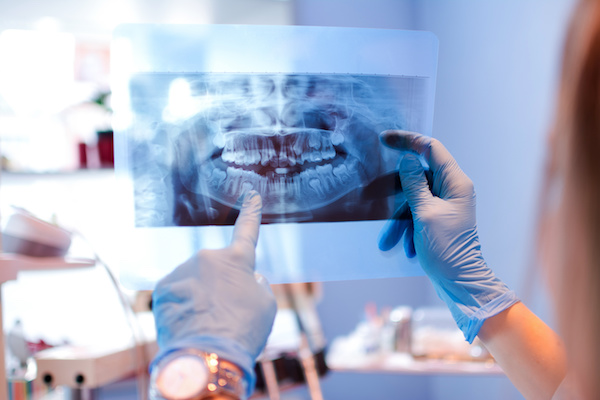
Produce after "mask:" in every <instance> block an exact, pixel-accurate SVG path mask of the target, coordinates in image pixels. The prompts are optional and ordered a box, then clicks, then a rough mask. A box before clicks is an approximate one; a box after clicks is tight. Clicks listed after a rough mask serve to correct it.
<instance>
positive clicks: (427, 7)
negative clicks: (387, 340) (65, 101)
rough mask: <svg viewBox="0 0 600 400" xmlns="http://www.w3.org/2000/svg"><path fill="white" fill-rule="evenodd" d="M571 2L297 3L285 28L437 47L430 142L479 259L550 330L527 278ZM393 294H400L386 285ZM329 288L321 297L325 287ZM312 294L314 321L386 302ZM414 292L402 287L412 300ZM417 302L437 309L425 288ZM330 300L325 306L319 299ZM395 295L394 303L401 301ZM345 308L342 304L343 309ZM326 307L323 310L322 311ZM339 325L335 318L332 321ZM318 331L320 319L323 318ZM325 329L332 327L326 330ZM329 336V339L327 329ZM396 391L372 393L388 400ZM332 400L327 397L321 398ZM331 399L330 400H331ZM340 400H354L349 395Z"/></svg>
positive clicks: (533, 278) (443, 385)
mask: <svg viewBox="0 0 600 400" xmlns="http://www.w3.org/2000/svg"><path fill="white" fill-rule="evenodd" d="M572 3H573V1H572V0H553V1H544V0H525V1H517V0H487V1H476V0H454V1H440V0H418V1H415V0H413V1H393V0H390V1H384V0H378V1H368V0H346V1H342V0H327V1H319V0H299V1H297V2H296V18H297V20H296V22H297V23H299V24H306V25H332V26H356V27H378V28H401V29H416V30H426V31H432V32H433V33H435V34H436V35H437V37H438V39H439V41H440V52H439V66H438V80H437V93H436V106H435V117H434V125H433V135H434V136H435V137H437V138H439V139H440V140H441V141H442V142H443V143H444V144H445V145H446V146H447V147H448V149H449V150H450V151H451V153H452V154H453V155H454V156H455V158H456V159H457V160H458V162H459V164H460V165H461V167H462V168H463V170H464V171H465V172H466V173H467V174H468V175H469V176H470V177H471V178H472V179H473V181H474V183H475V187H476V191H477V196H478V211H477V216H478V225H479V233H480V238H481V243H482V247H483V250H484V255H485V257H486V260H487V262H488V263H489V264H490V265H491V266H492V267H493V268H494V270H495V271H496V273H497V274H498V275H499V276H500V277H501V278H502V279H503V280H504V281H505V282H506V283H507V284H509V286H511V288H514V289H515V290H516V291H517V292H518V294H519V296H521V297H522V298H523V299H524V300H525V301H526V303H527V304H528V305H530V306H531V307H532V308H533V309H534V311H536V312H538V313H539V314H541V315H542V317H543V318H545V319H546V320H548V321H550V322H551V320H552V318H551V313H550V312H549V309H548V301H547V297H546V294H545V292H544V291H543V290H542V289H541V288H542V285H540V282H539V281H541V280H542V278H541V277H540V275H539V274H538V273H537V272H536V271H535V270H534V269H533V265H532V256H533V254H534V252H533V251H534V248H533V246H534V245H535V240H534V235H535V218H536V215H537V209H538V207H537V200H538V199H537V195H538V189H539V184H540V179H541V166H542V162H543V154H544V151H545V134H546V131H547V129H548V126H549V124H550V123H551V120H552V115H553V107H554V95H555V91H556V78H557V74H558V70H559V63H558V61H559V58H560V52H561V48H562V37H563V34H564V29H565V25H566V22H567V20H568V17H569V15H570V10H571V7H572ZM396 284H397V286H396V287H397V293H396V294H395V295H396V296H398V297H399V295H398V293H401V292H404V291H405V289H406V287H405V286H402V283H401V282H397V283H396ZM332 286H333V287H332ZM374 286H375V287H376V286H377V285H376V284H374V283H368V284H363V283H356V284H355V285H353V284H351V283H346V284H344V285H342V284H335V285H328V284H325V285H324V295H325V298H324V304H322V306H321V309H322V310H324V311H327V310H329V309H333V308H334V306H333V304H334V303H335V304H337V305H338V307H339V308H343V307H344V304H345V303H346V302H347V301H348V300H347V299H354V298H355V296H356V295H355V293H361V291H362V290H363V288H366V290H368V292H369V294H372V295H373V298H372V300H374V301H376V302H377V301H378V299H384V298H385V301H389V300H390V299H392V298H393V296H394V294H393V293H390V292H391V291H394V288H393V285H386V284H381V285H380V286H379V287H380V288H381V289H382V290H381V291H379V292H377V290H376V289H375V288H374ZM423 287H425V286H417V287H413V288H412V289H410V288H409V289H408V290H411V292H410V293H412V295H413V296H414V298H417V297H418V296H423V294H422V293H420V292H419V289H422V288H423ZM425 290H427V292H428V294H427V296H426V300H425V302H429V301H430V302H434V303H439V301H438V300H437V299H436V296H435V294H433V291H432V290H431V289H430V286H429V285H427V286H426V289H425ZM328 291H329V292H331V291H335V294H336V297H335V298H328V297H327V294H328ZM404 295H406V293H405V292H404ZM350 301H351V302H353V304H354V300H350ZM330 303H331V305H329V304H330ZM342 316H343V314H342ZM324 319H327V317H326V316H324ZM332 324H333V323H332ZM330 329H331V330H333V329H334V328H330ZM359 379H360V380H362V381H363V382H364V385H365V386H370V387H377V386H372V383H373V382H372V379H375V378H373V377H371V376H364V377H348V378H347V379H346V380H345V381H344V382H345V383H344V382H340V384H339V386H336V387H335V388H333V387H331V388H328V389H330V390H332V391H333V390H337V391H345V390H346V389H345V388H347V387H353V388H355V390H359V389H358V388H357V386H359V385H358V384H357V383H356V381H358V380H359ZM405 385H406V382H405V381H404V380H403V379H402V378H399V379H398V382H397V383H396V384H395V383H394V382H393V381H385V382H384V383H382V385H380V386H379V387H378V390H380V391H381V392H380V393H381V395H385V396H390V397H389V398H392V397H393V393H394V392H395V393H397V394H398V396H400V394H401V393H402V391H403V388H404V387H405ZM409 385H410V390H415V385H420V386H419V387H420V389H421V392H420V395H419V396H418V398H420V399H429V398H431V399H437V398H439V399H458V398H460V399H470V398H472V399H479V398H486V399H498V400H500V399H509V398H520V395H519V394H518V393H517V392H516V391H515V390H514V388H512V385H511V384H510V383H509V382H508V381H507V380H506V379H495V378H469V377H460V378H453V377H449V378H432V379H428V380H426V381H425V382H423V381H418V380H416V381H413V382H412V383H409ZM332 393H333V392H332ZM334 397H335V396H334ZM345 398H348V399H351V398H352V399H353V398H356V399H358V398H360V394H359V393H358V392H355V394H354V395H353V394H352V393H349V397H345Z"/></svg>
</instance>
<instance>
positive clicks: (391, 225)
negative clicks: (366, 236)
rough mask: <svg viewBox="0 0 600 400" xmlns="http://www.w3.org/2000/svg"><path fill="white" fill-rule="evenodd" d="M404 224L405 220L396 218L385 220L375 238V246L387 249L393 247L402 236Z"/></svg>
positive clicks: (383, 249)
mask: <svg viewBox="0 0 600 400" xmlns="http://www.w3.org/2000/svg"><path fill="white" fill-rule="evenodd" d="M405 224H406V221H402V220H397V219H390V220H389V221H387V222H386V224H385V226H384V227H383V229H381V231H380V232H379V237H378V238H377V247H379V250H381V251H388V250H391V249H393V248H394V247H395V246H396V245H397V244H398V242H399V241H400V239H401V238H402V233H403V232H404V230H405V229H406V227H405V226H404V225H405Z"/></svg>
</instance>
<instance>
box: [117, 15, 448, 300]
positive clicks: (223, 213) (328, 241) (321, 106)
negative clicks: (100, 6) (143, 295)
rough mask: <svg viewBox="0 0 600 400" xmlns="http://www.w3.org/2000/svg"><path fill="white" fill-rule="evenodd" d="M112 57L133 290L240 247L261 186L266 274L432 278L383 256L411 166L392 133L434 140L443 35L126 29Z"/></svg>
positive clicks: (126, 272)
mask: <svg viewBox="0 0 600 400" xmlns="http://www.w3.org/2000/svg"><path fill="white" fill-rule="evenodd" d="M112 58H113V61H112V62H113V74H112V79H113V108H114V111H115V114H114V129H115V156H116V158H115V164H116V172H117V176H118V178H119V182H120V183H121V185H120V187H121V190H120V196H121V199H122V202H121V204H122V205H123V207H122V212H123V215H122V217H123V218H121V220H122V221H123V225H124V226H123V232H126V236H127V238H128V244H127V246H126V248H124V249H123V255H124V257H123V259H124V261H123V266H122V267H121V278H122V281H124V283H125V284H127V285H128V286H130V287H133V288H140V289H142V288H151V287H152V286H153V284H154V283H155V282H156V280H157V279H159V278H160V277H161V276H163V275H165V274H166V273H168V272H169V271H170V270H172V269H173V268H174V267H175V266H176V265H177V264H178V263H180V262H183V261H184V260H185V259H186V258H188V257H189V256H190V255H191V254H192V253H193V252H194V251H196V250H198V249H200V248H207V247H208V248H213V247H222V246H224V245H226V244H227V242H228V238H229V236H230V233H231V225H232V224H233V223H234V222H235V218H236V217H237V214H238V213H239V206H240V196H242V195H243V194H244V193H246V192H247V191H249V190H255V191H257V192H259V193H260V195H261V197H262V199H263V218H262V222H263V226H262V227H261V233H260V239H259V244H258V248H257V270H258V272H261V273H262V274H263V275H265V276H266V277H267V278H268V279H269V281H270V282H271V283H280V282H299V281H322V280H344V279H361V278H382V277H396V276H410V275H416V274H421V272H420V269H419V268H418V265H417V264H415V263H414V262H411V261H409V260H407V259H406V258H405V257H404V256H403V255H402V253H401V252H399V251H392V252H389V253H382V252H380V251H379V250H378V249H377V233H378V230H379V229H380V228H381V227H382V226H383V224H384V222H385V220H386V219H388V218H390V217H391V216H392V214H393V212H394V210H395V209H396V208H397V207H398V205H399V204H401V203H402V202H403V201H404V197H403V195H402V193H401V192H399V191H398V190H397V185H395V184H394V182H395V180H394V175H395V171H396V168H397V163H398V160H399V157H400V156H401V155H400V154H399V153H398V152H396V151H393V150H391V149H388V148H385V147H384V146H382V145H381V143H380V141H379V134H380V133H381V132H382V131H384V130H387V129H402V130H408V131H415V132H420V133H423V134H430V133H431V125H432V117H433V102H434V93H435V77H436V76H435V75H436V68H437V40H436V38H435V37H434V36H433V35H432V34H430V33H427V32H412V31H397V30H377V29H356V28H324V27H300V26H239V25H123V26H121V27H119V28H118V29H117V30H116V31H115V34H114V38H113V47H112ZM132 252H134V253H136V254H135V255H133V254H131V253H132ZM154 253H156V254H154ZM125 260H126V261H125Z"/></svg>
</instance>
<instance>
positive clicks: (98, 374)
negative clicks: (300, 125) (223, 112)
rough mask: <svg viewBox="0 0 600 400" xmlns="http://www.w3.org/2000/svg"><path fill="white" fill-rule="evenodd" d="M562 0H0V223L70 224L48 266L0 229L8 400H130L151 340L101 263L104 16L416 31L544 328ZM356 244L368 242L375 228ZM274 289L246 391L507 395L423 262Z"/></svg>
mask: <svg viewBox="0 0 600 400" xmlns="http://www.w3.org/2000/svg"><path fill="white" fill-rule="evenodd" d="M572 6H573V2H572V1H571V0H554V1H550V2H548V1H543V0H525V1H516V0H509V1H500V0H489V1H485V2H480V1H475V0H457V1H437V0H174V1H170V2H159V1H141V0H125V1H115V0H108V1H106V0H105V1H96V0H86V1H73V0H62V1H61V0H50V1H45V2H40V1H34V0H22V1H19V2H9V1H8V0H0V10H2V11H0V153H1V154H2V172H1V175H0V206H1V207H2V208H1V210H2V217H1V220H2V224H3V229H4V227H5V226H7V224H8V221H10V218H11V216H13V215H14V214H15V213H17V214H18V213H24V211H22V210H19V209H15V208H14V207H18V208H21V209H25V210H27V211H29V212H31V213H33V214H34V215H35V216H36V217H39V218H40V219H42V220H44V221H48V222H53V223H56V224H58V225H60V226H61V227H64V229H66V230H68V231H69V232H71V233H72V235H71V237H70V240H71V241H70V247H69V248H68V253H67V255H66V256H65V258H64V259H63V261H62V262H61V261H57V260H59V258H57V257H52V258H44V257H41V258H37V259H33V260H32V259H31V258H29V257H20V258H19V256H18V255H15V254H11V253H10V252H9V251H7V247H9V245H10V243H8V242H7V241H6V240H3V243H4V252H3V253H2V254H0V256H1V257H2V258H0V261H1V262H2V264H1V265H2V267H3V269H4V270H5V271H4V272H0V276H2V277H3V281H2V285H1V287H2V297H1V299H2V301H1V306H2V327H3V331H4V344H5V346H4V348H5V350H4V358H5V360H4V364H5V373H6V376H7V381H6V382H7V387H6V388H5V390H7V391H8V392H9V393H10V396H11V397H10V398H13V399H42V398H47V399H63V398H64V399H71V398H73V399H74V398H93V399H136V398H142V392H143V385H144V384H145V383H144V382H145V381H144V377H143V376H142V377H140V375H144V372H143V371H144V370H145V368H146V366H147V364H146V365H145V366H144V365H141V364H143V361H140V359H146V361H147V359H148V358H149V357H151V354H152V351H155V347H153V346H154V344H153V339H154V337H155V333H154V325H153V321H152V314H151V311H150V294H149V291H147V290H132V289H130V288H127V287H123V286H122V285H121V284H120V283H119V282H118V281H119V270H118V268H115V267H114V265H116V264H118V258H119V255H118V254H116V252H115V250H114V248H115V246H116V243H115V237H116V234H117V232H115V230H116V229H118V228H116V227H118V221H117V220H116V219H117V216H116V215H115V213H113V210H115V209H117V208H118V206H119V204H118V203H119V201H120V197H119V196H118V195H117V194H116V193H117V191H116V185H117V183H116V180H115V173H114V169H113V159H114V156H113V154H112V147H111V146H112V145H113V142H112V130H111V104H110V100H111V99H110V93H111V86H110V57H111V54H110V48H111V47H110V44H111V35H112V31H113V29H114V28H115V27H116V26H117V25H119V24H121V23H157V24H244V25H245V24H248V25H306V26H328V27H353V28H378V29H398V30H416V31H428V32H432V33H433V34H434V35H435V36H436V37H437V39H438V41H439V50H438V60H437V62H438V64H437V80H436V89H435V109H434V114H433V125H432V126H433V128H432V136H434V137H436V138H438V139H440V141H441V142H442V143H444V145H445V146H446V147H447V148H448V149H449V150H450V152H451V153H452V154H453V156H454V157H455V158H456V159H457V160H458V162H459V164H460V165H461V168H462V169H463V170H464V171H465V172H466V174H467V175H468V176H469V177H470V178H471V179H472V180H473V182H474V184H475V188H476V190H477V202H478V207H477V219H478V228H479V234H480V239H481V244H482V248H483V251H484V254H485V257H486V260H487V262H488V264H489V265H490V266H492V268H493V269H494V271H495V273H496V274H497V275H498V276H499V277H500V278H501V279H502V280H503V281H504V282H506V283H507V285H508V286H509V287H511V288H512V289H513V290H515V291H516V292H517V294H518V295H519V297H520V298H521V299H522V300H523V301H524V302H525V303H526V304H527V305H528V306H529V307H530V308H531V309H532V310H533V311H534V312H535V313H536V314H538V315H539V316H541V317H542V319H544V320H545V321H546V322H547V323H549V324H550V325H552V324H553V316H552V313H551V311H550V306H549V300H548V296H547V293H546V291H545V288H544V276H543V273H542V272H541V271H540V270H539V269H538V267H537V265H536V263H535V257H534V247H535V243H534V239H533V238H534V236H535V235H534V231H535V223H536V216H537V210H536V207H535V204H536V201H537V196H538V189H539V188H540V177H541V170H542V164H543V154H544V152H545V146H546V141H545V137H546V131H547V129H548V125H549V122H550V121H551V117H552V111H553V108H554V106H555V104H554V98H555V91H556V89H557V82H558V81H557V77H558V74H559V65H560V64H559V63H560V54H561V49H562V44H563V38H564V33H565V28H566V25H567V21H568V19H569V16H570V14H571V8H572ZM382 62H384V61H382ZM115 151H116V150H115ZM332 224H335V222H333V223H332ZM48 234H49V235H51V236H52V235H59V234H60V232H59V231H50V233H48ZM57 240H58V239H57ZM364 240H365V241H366V240H371V241H372V242H373V246H376V240H377V238H376V237H372V238H371V239H368V238H365V239H364ZM59 241H60V240H59ZM15 260H17V261H19V260H20V261H21V262H20V263H19V262H17V261H15ZM23 260H25V261H23ZM15 265H20V267H14V266H15ZM9 267H12V268H16V270H15V271H13V272H14V274H13V275H10V273H8V272H6V271H7V269H9ZM173 267H174V266H173ZM361 267H363V268H369V265H364V266H361ZM9 272H10V271H9ZM115 281H116V282H115ZM274 290H275V292H276V293H278V294H283V296H284V297H285V296H293V298H294V299H295V301H290V302H288V303H289V304H287V305H286V306H284V307H281V303H280V314H281V315H278V319H277V322H276V327H275V328H274V331H273V335H277V338H274V339H273V341H272V342H273V343H274V344H273V349H272V353H273V354H274V356H273V357H272V360H269V361H268V362H265V363H264V364H263V365H261V374H260V375H261V376H260V377H259V380H258V385H259V387H258V388H257V390H256V393H255V395H254V396H255V398H257V399H268V398H272V399H279V398H281V399H287V400H304V399H317V398H324V399H372V398H378V399H481V398H485V399H497V400H500V399H520V398H522V396H521V395H520V394H519V393H518V391H517V390H516V389H515V388H514V387H513V386H512V384H511V383H510V381H509V380H508V379H507V378H506V377H505V376H504V375H503V373H502V371H501V370H500V369H499V368H498V367H497V366H496V365H495V364H494V361H493V359H491V358H490V357H489V355H488V354H487V352H486V350H485V348H482V347H481V346H479V345H478V344H477V341H476V342H475V343H474V344H473V345H468V344H466V342H464V339H463V338H462V336H460V331H458V333H457V331H456V328H455V327H454V326H453V321H452V320H451V319H450V322H448V316H447V310H446V308H445V305H444V304H443V303H442V302H441V301H440V300H439V299H438V298H437V296H436V294H435V291H434V290H433V287H432V286H431V284H430V282H429V281H428V279H427V277H426V276H423V275H420V276H419V275H418V274H417V276H407V277H398V278H386V279H377V278H374V279H348V280H344V279H340V280H329V281H324V282H314V283H307V284H293V285H287V286H286V285H283V286H278V287H274ZM292 303H293V304H295V307H301V308H302V312H304V313H306V314H307V315H308V317H307V319H308V320H310V321H311V323H310V324H307V325H308V331H309V332H307V333H308V334H309V335H310V336H312V337H313V342H315V343H318V346H317V347H318V348H316V349H315V348H314V347H313V348H312V353H311V356H312V358H313V360H314V363H313V367H314V368H312V369H311V368H308V369H307V368H305V364H303V363H302V361H303V360H301V358H302V357H301V356H300V354H301V352H299V351H298V350H299V348H298V347H299V346H301V341H299V340H298V336H299V332H298V327H297V326H296V324H295V319H294V317H293V316H290V315H289V314H286V309H287V307H291V306H290V304H292ZM296 311H297V310H296ZM305 328H306V327H305ZM457 335H458V336H457ZM270 343H271V342H270ZM277 346H279V352H278V353H277V351H276V350H277V348H278V347H277ZM61 352H62V353H61ZM141 353H143V354H142V356H140V354H141ZM78 368H79V369H78ZM136 370H139V371H142V372H140V373H137V374H136V373H135V372H136ZM310 375H314V376H310ZM146 379H147V377H146ZM315 380H316V383H315ZM146 383H147V381H146ZM3 396H4V394H2V396H0V398H5V397H3Z"/></svg>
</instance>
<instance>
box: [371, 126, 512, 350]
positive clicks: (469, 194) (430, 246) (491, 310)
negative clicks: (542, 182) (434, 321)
mask: <svg viewBox="0 0 600 400" xmlns="http://www.w3.org/2000/svg"><path fill="white" fill-rule="evenodd" d="M380 138H381V141H382V142H383V143H384V144H385V145H386V146H389V147H391V148H394V149H398V150H403V151H406V152H407V153H406V154H405V155H404V157H403V159H402V161H401V162H400V167H399V173H400V181H401V182H402V187H403V190H404V194H405V196H406V199H407V202H408V206H409V208H410V211H411V212H412V223H411V221H410V220H409V221H408V222H403V221H398V220H390V221H388V222H387V224H386V225H385V226H384V228H383V230H382V231H381V234H380V238H379V246H380V248H381V249H382V250H387V249H390V248H392V247H393V246H394V245H396V244H397V243H398V241H399V240H400V238H401V237H402V234H403V233H404V236H405V249H406V252H407V255H408V256H409V257H410V256H414V252H415V251H416V256H417V258H418V260H419V263H420V264H421V267H422V268H423V270H424V271H425V272H426V273H427V275H428V276H429V278H430V280H431V281H432V283H433V285H434V287H435V290H436V292H437V294H438V296H439V297H440V298H441V299H442V300H444V302H445V303H446V304H447V305H448V307H449V308H450V311H451V313H452V316H453V317H454V320H455V321H456V323H457V325H458V327H459V328H460V329H461V330H462V332H463V333H464V335H465V338H466V339H467V341H468V342H469V343H471V342H473V340H474V339H475V336H477V333H478V332H479V329H480V328H481V326H482V325H483V323H484V321H485V320H486V319H487V318H489V317H491V316H494V315H496V314H498V313H500V312H501V311H503V310H505V309H507V308H508V307H510V306H512V305H513V304H515V303H516V302H518V301H519V300H518V298H517V296H516V295H515V293H514V292H512V291H510V290H509V289H508V287H507V286H506V285H505V284H504V283H503V282H502V281H500V279H498V278H497V277H496V276H495V275H494V273H493V272H492V270H491V269H490V268H489V267H488V266H487V264H486V262H485V260H484V259H483V254H482V252H481V246H480V244H479V236H478V234H477V224H476V221H475V190H474V188H473V182H472V181H471V180H470V179H469V178H468V177H467V176H466V175H465V173H464V172H463V171H462V170H461V169H460V167H459V166H458V164H457V163H456V161H455V160H454V158H452V156H451V155H450V153H449V152H448V150H446V148H445V147H444V146H443V145H442V144H441V143H440V142H439V141H438V140H436V139H432V138H429V137H427V136H423V135H420V134H417V133H412V132H406V131H385V132H383V133H382V134H381V136H380ZM415 154H418V155H421V156H423V158H424V160H425V162H426V163H427V164H428V165H429V169H430V171H431V173H432V182H431V184H432V185H431V189H430V186H429V183H428V181H427V179H426V177H425V171H424V168H423V166H422V164H421V162H420V160H419V158H418V157H417V156H416V155H415ZM400 212H401V211H400Z"/></svg>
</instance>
